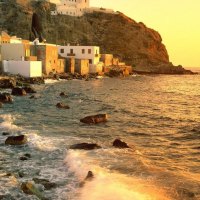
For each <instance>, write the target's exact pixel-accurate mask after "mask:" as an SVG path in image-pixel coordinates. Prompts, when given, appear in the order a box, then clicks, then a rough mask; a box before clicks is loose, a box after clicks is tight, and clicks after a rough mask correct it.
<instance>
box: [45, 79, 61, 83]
mask: <svg viewBox="0 0 200 200" xmlns="http://www.w3.org/2000/svg"><path fill="white" fill-rule="evenodd" d="M58 81H59V80H53V79H45V80H44V82H45V84H52V83H57V82H58Z"/></svg>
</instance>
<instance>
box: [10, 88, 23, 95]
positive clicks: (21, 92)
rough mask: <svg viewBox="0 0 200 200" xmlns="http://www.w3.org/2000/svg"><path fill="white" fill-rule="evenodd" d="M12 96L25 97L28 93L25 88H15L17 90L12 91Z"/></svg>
mask: <svg viewBox="0 0 200 200" xmlns="http://www.w3.org/2000/svg"><path fill="white" fill-rule="evenodd" d="M11 94H12V95H15V96H25V95H26V91H25V90H24V89H23V88H19V87H15V88H13V89H12V93H11Z"/></svg>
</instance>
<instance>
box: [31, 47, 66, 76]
mask: <svg viewBox="0 0 200 200" xmlns="http://www.w3.org/2000/svg"><path fill="white" fill-rule="evenodd" d="M31 55H34V56H37V60H38V61H42V72H43V73H44V74H46V75H49V73H51V72H53V73H54V72H55V73H56V72H57V73H62V72H64V68H65V60H64V59H59V58H58V48H57V46H56V45H53V44H33V45H31Z"/></svg>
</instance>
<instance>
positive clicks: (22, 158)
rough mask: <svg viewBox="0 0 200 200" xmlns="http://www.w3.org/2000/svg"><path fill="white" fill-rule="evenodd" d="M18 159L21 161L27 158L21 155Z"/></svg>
mask: <svg viewBox="0 0 200 200" xmlns="http://www.w3.org/2000/svg"><path fill="white" fill-rule="evenodd" d="M19 159H20V160H22V161H25V160H28V158H27V157H26V156H21V157H20V158H19Z"/></svg>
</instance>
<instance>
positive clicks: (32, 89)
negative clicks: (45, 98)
mask: <svg viewBox="0 0 200 200" xmlns="http://www.w3.org/2000/svg"><path fill="white" fill-rule="evenodd" d="M23 89H24V90H25V91H26V93H28V94H33V93H36V91H35V89H34V88H33V87H31V86H26V87H23Z"/></svg>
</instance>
